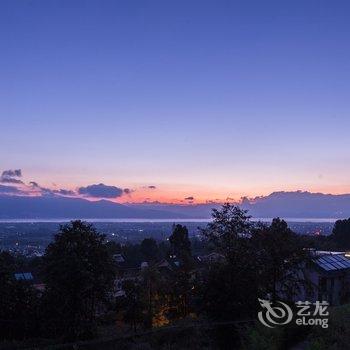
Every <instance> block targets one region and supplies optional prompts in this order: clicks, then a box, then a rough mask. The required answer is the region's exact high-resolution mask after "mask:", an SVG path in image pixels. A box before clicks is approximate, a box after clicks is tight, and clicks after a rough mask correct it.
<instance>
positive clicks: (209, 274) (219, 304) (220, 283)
mask: <svg viewBox="0 0 350 350" xmlns="http://www.w3.org/2000/svg"><path fill="white" fill-rule="evenodd" d="M212 217H213V221H212V222H210V223H209V224H208V225H207V227H206V228H205V229H202V234H203V236H204V238H205V239H206V241H207V242H208V244H211V245H212V246H213V247H214V249H215V251H216V252H217V253H219V254H221V255H222V256H223V259H221V260H222V261H217V262H216V263H213V264H210V265H209V266H207V267H206V269H204V271H203V274H202V276H201V278H200V279H199V282H198V286H197V288H196V291H197V293H198V300H201V305H200V308H201V309H202V310H203V311H205V312H206V313H207V314H208V315H209V316H210V317H213V318H216V319H225V320H235V319H241V318H243V317H246V316H248V315H249V316H251V315H253V314H254V313H255V311H256V306H257V296H258V290H259V285H258V281H259V279H258V264H257V261H256V259H255V254H254V250H253V249H252V247H251V243H250V237H251V230H252V228H253V225H252V223H251V222H250V220H249V219H250V217H249V216H248V215H247V211H245V210H242V209H240V208H239V207H237V206H235V205H232V204H230V203H226V204H224V205H223V206H222V207H221V208H220V209H214V210H213V212H212Z"/></svg>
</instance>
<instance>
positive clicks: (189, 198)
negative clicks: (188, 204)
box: [185, 196, 194, 201]
mask: <svg viewBox="0 0 350 350" xmlns="http://www.w3.org/2000/svg"><path fill="white" fill-rule="evenodd" d="M193 200H194V197H192V196H190V197H186V198H185V201H193Z"/></svg>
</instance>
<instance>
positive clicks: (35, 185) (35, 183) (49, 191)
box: [29, 181, 76, 196]
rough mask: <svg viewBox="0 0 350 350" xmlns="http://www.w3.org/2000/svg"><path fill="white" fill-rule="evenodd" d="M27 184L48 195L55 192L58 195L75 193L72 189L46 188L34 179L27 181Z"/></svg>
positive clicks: (72, 194)
mask: <svg viewBox="0 0 350 350" xmlns="http://www.w3.org/2000/svg"><path fill="white" fill-rule="evenodd" d="M29 185H30V186H31V187H32V188H33V189H35V190H37V191H39V192H41V194H42V195H44V196H50V195H55V194H58V195H61V196H74V195H76V193H75V192H74V191H72V190H66V189H64V188H60V189H58V190H51V189H50V188H46V187H41V186H40V185H39V184H38V183H37V182H35V181H31V182H29Z"/></svg>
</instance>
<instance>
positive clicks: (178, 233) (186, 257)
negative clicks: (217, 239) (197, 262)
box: [169, 224, 193, 317]
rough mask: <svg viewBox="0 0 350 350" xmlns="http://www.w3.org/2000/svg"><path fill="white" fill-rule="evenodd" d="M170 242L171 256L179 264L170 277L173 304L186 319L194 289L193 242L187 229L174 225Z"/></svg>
mask: <svg viewBox="0 0 350 350" xmlns="http://www.w3.org/2000/svg"><path fill="white" fill-rule="evenodd" d="M169 242H170V256H171V257H174V259H175V260H176V262H175V263H176V264H177V266H176V267H174V272H173V274H172V275H171V276H170V279H171V281H170V283H171V286H172V291H171V295H172V298H171V299H172V304H174V305H175V307H176V309H177V310H178V311H177V314H178V315H180V316H182V317H185V316H186V315H187V314H188V313H189V307H188V305H189V294H190V292H191V288H192V284H191V281H190V279H191V274H190V272H191V270H192V268H193V259H192V251H191V242H190V240H189V237H188V230H187V227H186V226H182V225H179V224H178V225H174V226H173V232H172V234H171V236H170V237H169Z"/></svg>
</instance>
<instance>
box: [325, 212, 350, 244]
mask: <svg viewBox="0 0 350 350" xmlns="http://www.w3.org/2000/svg"><path fill="white" fill-rule="evenodd" d="M330 239H331V241H333V242H334V243H335V245H336V246H337V247H338V249H341V250H345V249H350V218H349V219H345V220H337V221H336V222H335V224H334V228H333V232H332V234H331V236H330Z"/></svg>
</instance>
